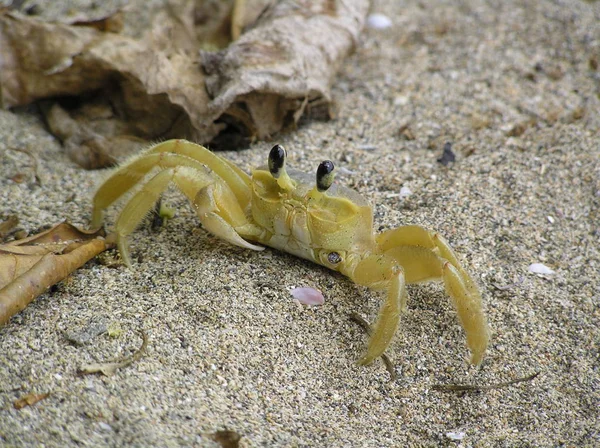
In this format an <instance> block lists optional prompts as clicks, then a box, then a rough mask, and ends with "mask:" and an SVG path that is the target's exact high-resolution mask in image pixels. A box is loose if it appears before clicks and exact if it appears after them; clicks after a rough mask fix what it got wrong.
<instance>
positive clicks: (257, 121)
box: [201, 0, 369, 138]
mask: <svg viewBox="0 0 600 448" xmlns="http://www.w3.org/2000/svg"><path fill="white" fill-rule="evenodd" d="M368 8H369V2H368V1H353V2H334V1H331V0H319V1H309V0H305V1H280V2H277V3H276V4H274V5H273V6H272V7H269V8H267V9H266V10H265V11H264V13H263V14H261V15H260V16H259V17H258V18H257V20H256V22H255V23H254V24H253V25H252V26H251V27H250V29H248V30H247V31H246V32H245V33H244V34H243V35H242V36H241V37H240V38H239V40H237V41H235V42H234V43H233V44H231V45H230V46H229V47H228V48H227V49H225V50H222V51H220V52H218V53H208V52H202V53H201V58H202V66H203V68H204V71H205V72H206V74H207V79H206V87H207V90H208V92H209V94H210V95H211V97H212V98H213V100H212V102H211V104H210V107H211V110H215V111H219V114H225V115H227V114H228V112H229V110H230V108H232V107H237V108H240V107H241V108H243V109H245V110H247V111H248V113H249V115H250V117H251V119H252V121H253V123H254V126H255V128H256V130H257V136H258V138H266V137H268V136H270V135H272V134H274V133H275V132H277V131H279V130H280V129H281V128H282V126H283V125H284V123H285V120H286V119H289V118H290V117H293V116H294V112H296V111H298V110H302V109H303V107H304V106H303V104H305V101H308V103H307V104H308V106H310V104H311V103H312V102H317V101H321V100H322V99H325V100H326V101H328V102H329V101H330V100H331V97H330V86H331V80H332V79H333V77H334V75H335V73H336V72H337V70H338V68H339V66H340V65H341V62H342V60H343V59H344V58H345V57H346V56H347V55H348V53H349V52H350V51H351V50H352V49H353V48H354V46H355V45H356V42H357V41H358V37H359V34H360V31H361V30H362V27H363V24H364V21H365V17H366V14H367V11H368ZM298 116H299V115H296V117H298ZM296 119H297V118H296Z"/></svg>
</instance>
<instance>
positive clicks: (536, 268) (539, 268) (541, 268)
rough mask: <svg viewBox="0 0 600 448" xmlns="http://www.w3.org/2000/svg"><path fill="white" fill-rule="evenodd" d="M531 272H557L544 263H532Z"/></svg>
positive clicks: (548, 273) (547, 273)
mask: <svg viewBox="0 0 600 448" xmlns="http://www.w3.org/2000/svg"><path fill="white" fill-rule="evenodd" d="M529 272H533V273H534V274H546V275H552V274H554V273H555V272H554V271H553V270H552V269H550V268H549V267H548V266H546V265H545V264H542V263H532V264H530V265H529Z"/></svg>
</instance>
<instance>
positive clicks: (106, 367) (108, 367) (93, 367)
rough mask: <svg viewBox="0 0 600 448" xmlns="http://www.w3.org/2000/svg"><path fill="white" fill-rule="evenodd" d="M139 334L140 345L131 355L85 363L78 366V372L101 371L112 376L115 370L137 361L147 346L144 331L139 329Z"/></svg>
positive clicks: (86, 373) (87, 373)
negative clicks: (110, 360)
mask: <svg viewBox="0 0 600 448" xmlns="http://www.w3.org/2000/svg"><path fill="white" fill-rule="evenodd" d="M140 334H141V335H142V345H141V346H140V348H139V349H138V350H137V351H136V352H135V353H134V354H133V355H131V356H129V357H128V358H125V359H123V360H121V361H113V362H103V363H95V364H86V365H83V366H81V367H80V368H79V373H80V374H81V375H90V374H93V373H101V374H103V375H105V376H112V375H114V374H115V373H117V370H119V369H123V368H125V367H127V366H130V365H131V364H133V363H134V362H136V361H139V360H140V359H141V358H142V356H143V355H144V353H145V352H146V347H147V346H148V336H147V335H146V333H145V332H144V331H140Z"/></svg>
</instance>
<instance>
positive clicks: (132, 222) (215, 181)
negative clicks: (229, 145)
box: [115, 166, 263, 267]
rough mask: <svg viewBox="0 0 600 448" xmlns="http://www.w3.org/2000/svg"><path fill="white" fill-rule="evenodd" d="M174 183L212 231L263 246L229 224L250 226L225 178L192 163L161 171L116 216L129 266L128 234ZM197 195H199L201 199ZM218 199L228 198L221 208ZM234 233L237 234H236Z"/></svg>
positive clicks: (121, 248) (240, 243)
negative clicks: (238, 232) (194, 166)
mask: <svg viewBox="0 0 600 448" xmlns="http://www.w3.org/2000/svg"><path fill="white" fill-rule="evenodd" d="M171 182H175V184H176V185H177V187H178V188H179V189H180V190H181V191H182V192H183V193H184V194H185V196H186V197H187V198H188V199H189V200H190V202H192V203H193V204H194V207H195V209H196V210H197V212H198V217H199V218H200V222H202V224H204V225H205V227H206V228H207V229H208V230H209V231H210V232H213V233H215V234H217V235H218V236H221V237H222V238H224V239H226V240H227V241H229V242H231V243H232V244H236V245H238V246H242V247H245V248H248V249H255V250H262V249H263V248H262V247H260V246H254V245H252V244H250V243H247V242H246V241H244V240H243V239H242V238H241V237H240V236H239V235H238V234H237V233H235V230H234V228H233V227H232V225H231V224H229V222H231V223H233V225H237V226H240V227H243V228H244V229H246V228H247V227H251V226H250V225H249V223H248V221H247V219H246V217H245V214H244V211H243V210H242V209H241V208H240V206H239V204H238V203H237V201H236V198H235V195H234V193H233V192H232V191H231V190H230V189H229V186H228V185H227V184H226V183H225V182H224V181H222V180H221V179H220V178H215V177H213V176H211V175H210V174H207V173H206V172H205V170H204V169H203V170H202V171H198V170H197V169H194V168H191V167H189V166H177V167H174V168H168V169H165V170H163V171H161V172H159V173H158V174H156V175H155V176H154V177H152V178H151V179H150V180H149V181H148V182H147V183H145V184H144V185H143V186H142V188H141V190H140V191H138V192H137V193H136V194H135V196H134V197H133V198H132V199H131V200H130V201H129V202H128V203H127V205H126V206H125V207H124V208H123V210H122V211H121V214H120V215H119V217H118V219H117V222H116V224H115V233H116V238H117V247H118V248H119V251H120V252H121V256H122V257H123V262H124V263H125V264H126V265H127V266H128V267H131V257H130V255H129V250H128V247H127V236H128V235H129V234H131V233H132V232H133V231H134V230H135V228H136V227H137V226H138V225H139V223H140V222H141V220H142V219H143V218H144V216H146V214H147V213H148V211H149V210H150V209H151V208H152V207H153V205H154V204H155V203H156V201H157V200H158V198H159V197H160V195H161V194H162V193H163V192H164V191H165V189H166V188H167V186H168V185H169V183H171ZM214 189H216V190H217V191H218V194H217V195H216V197H217V199H218V201H215V200H214V198H215V195H214V194H213V191H214ZM207 197H208V198H209V199H212V201H210V200H209V201H208V202H207V201H206V199H203V198H207ZM197 198H200V200H198V199H197ZM219 201H226V203H225V204H222V205H225V206H224V207H218V206H217V203H218V202H219ZM223 229H226V230H225V231H224V230H223ZM246 230H247V229H246ZM219 232H220V233H219ZM232 233H235V235H233V234H232Z"/></svg>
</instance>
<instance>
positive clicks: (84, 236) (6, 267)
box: [0, 222, 110, 325]
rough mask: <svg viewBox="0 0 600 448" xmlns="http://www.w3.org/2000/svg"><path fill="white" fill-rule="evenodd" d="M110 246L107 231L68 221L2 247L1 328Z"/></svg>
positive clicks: (0, 256) (0, 264) (0, 277)
mask: <svg viewBox="0 0 600 448" xmlns="http://www.w3.org/2000/svg"><path fill="white" fill-rule="evenodd" d="M109 247H110V245H109V244H108V243H107V242H106V241H105V239H104V231H103V230H101V229H100V230H96V231H93V232H86V231H82V230H79V229H77V228H76V227H75V226H73V225H71V224H68V223H66V222H64V223H61V224H58V225H56V226H54V227H52V228H51V229H49V230H46V231H44V232H41V233H38V234H37V235H33V236H30V237H27V238H24V239H21V240H17V241H11V242H10V243H6V244H2V245H0V325H2V324H4V323H6V322H8V320H9V319H10V318H11V316H13V315H15V314H16V313H18V312H20V311H21V310H23V309H24V308H25V307H26V306H27V305H29V303H31V301H33V299H35V298H36V297H37V296H39V295H40V294H42V293H43V292H44V291H46V289H48V288H49V287H50V286H52V285H54V284H55V283H58V282H59V281H61V280H63V279H64V278H66V277H67V276H68V275H69V274H70V273H71V272H73V271H75V270H76V269H78V268H79V267H81V266H83V265H84V264H85V263H86V262H87V261H88V260H90V259H92V258H93V257H95V256H96V255H98V254H99V253H100V252H103V251H104V250H106V249H108V248H109Z"/></svg>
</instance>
